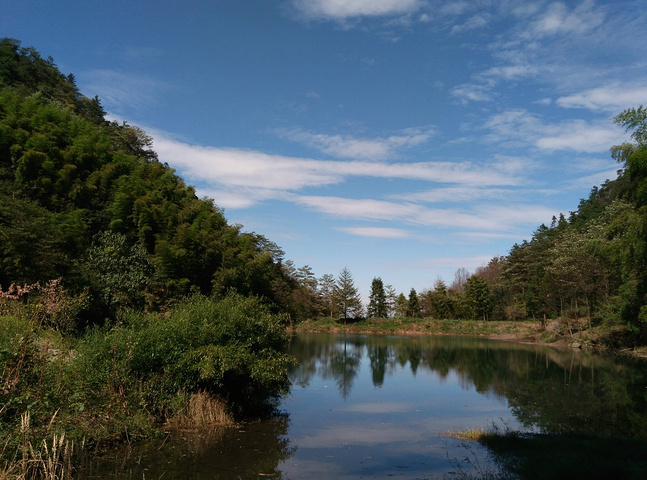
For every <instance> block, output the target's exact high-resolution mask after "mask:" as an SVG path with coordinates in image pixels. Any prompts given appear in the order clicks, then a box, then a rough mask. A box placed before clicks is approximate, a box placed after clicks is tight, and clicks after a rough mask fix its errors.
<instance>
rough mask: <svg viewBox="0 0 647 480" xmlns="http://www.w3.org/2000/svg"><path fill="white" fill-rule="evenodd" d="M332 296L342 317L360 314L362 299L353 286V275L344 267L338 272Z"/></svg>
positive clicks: (359, 315) (352, 316) (346, 317)
mask: <svg viewBox="0 0 647 480" xmlns="http://www.w3.org/2000/svg"><path fill="white" fill-rule="evenodd" d="M333 298H334V303H335V306H336V308H337V310H338V311H339V313H340V315H341V316H342V318H344V319H348V318H356V317H361V316H362V313H363V307H362V299H361V298H360V296H359V293H358V291H357V288H355V283H354V281H353V276H352V274H351V273H350V270H348V268H346V267H344V268H343V269H342V270H341V272H339V276H338V277H337V281H336V282H335V287H334V290H333Z"/></svg>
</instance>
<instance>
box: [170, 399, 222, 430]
mask: <svg viewBox="0 0 647 480" xmlns="http://www.w3.org/2000/svg"><path fill="white" fill-rule="evenodd" d="M169 424H170V426H172V427H175V428H204V427H212V426H229V425H233V424H234V421H233V420H232V418H231V415H230V414H229V413H228V411H227V408H226V405H225V403H224V402H223V401H221V400H220V399H218V398H214V397H213V396H211V395H210V394H209V393H207V392H205V391H200V392H197V393H194V394H192V395H191V396H190V397H189V398H188V400H187V402H186V405H185V408H184V411H183V412H181V413H180V414H179V415H177V416H175V417H173V418H172V419H170V420H169Z"/></svg>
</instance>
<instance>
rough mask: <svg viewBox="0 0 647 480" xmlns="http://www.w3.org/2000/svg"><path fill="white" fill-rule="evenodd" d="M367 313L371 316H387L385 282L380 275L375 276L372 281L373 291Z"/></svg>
mask: <svg viewBox="0 0 647 480" xmlns="http://www.w3.org/2000/svg"><path fill="white" fill-rule="evenodd" d="M366 314H367V315H368V316H369V317H371V318H386V317H387V315H388V311H387V304H386V292H385V291H384V283H383V282H382V279H381V278H379V277H376V278H374V279H373V282H372V283H371V293H370V295H369V302H368V310H367V313H366Z"/></svg>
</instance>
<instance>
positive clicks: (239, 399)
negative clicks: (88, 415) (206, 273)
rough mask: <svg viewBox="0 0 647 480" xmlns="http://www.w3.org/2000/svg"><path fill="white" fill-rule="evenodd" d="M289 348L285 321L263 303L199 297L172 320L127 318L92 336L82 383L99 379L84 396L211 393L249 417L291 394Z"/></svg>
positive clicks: (85, 345)
mask: <svg viewBox="0 0 647 480" xmlns="http://www.w3.org/2000/svg"><path fill="white" fill-rule="evenodd" d="M285 342H286V336H285V332H284V327H283V321H282V319H281V318H279V317H277V316H274V315H271V314H270V313H269V312H268V310H267V308H265V307H264V306H263V305H262V304H260V303H259V302H258V300H256V299H253V298H245V297H241V296H237V295H230V296H227V297H226V298H224V299H223V300H220V301H216V300H214V299H210V298H207V297H193V298H192V299H191V300H190V301H187V302H185V303H184V304H182V305H181V306H178V307H177V308H175V309H173V310H172V311H171V312H169V314H168V315H165V316H162V317H160V316H158V315H149V316H147V317H144V318H142V317H139V316H134V317H130V318H125V319H124V325H122V326H119V327H117V328H114V329H112V330H110V331H109V332H107V333H104V332H101V331H96V332H94V333H93V334H91V335H89V336H88V337H87V338H86V339H84V341H83V342H82V343H81V345H80V346H79V353H80V357H81V359H80V362H81V364H82V365H83V367H82V372H84V373H82V374H81V378H80V381H82V382H86V381H88V380H86V379H87V378H89V379H91V380H90V381H91V382H92V385H86V387H85V388H83V389H82V390H83V391H85V392H97V395H99V396H101V395H104V394H106V393H107V394H109V395H112V396H115V395H116V394H121V393H120V392H131V391H141V392H142V393H143V396H144V398H146V399H148V398H150V397H155V396H156V395H158V394H161V395H162V398H164V396H166V397H167V398H169V399H170V398H172V397H173V396H174V395H175V394H177V392H179V391H185V392H198V391H206V392H209V393H210V394H212V395H214V396H217V397H220V398H223V399H225V400H226V401H227V402H228V404H230V405H231V406H232V408H234V409H235V410H236V412H237V413H242V412H249V411H250V409H256V408H258V407H259V406H262V405H264V404H265V402H266V400H267V399H268V398H273V397H275V396H277V395H280V394H282V393H284V392H285V391H286V390H287V388H288V386H289V384H288V380H287V369H288V367H289V366H290V365H291V362H292V360H291V358H290V357H289V356H288V355H287V354H285V353H282V352H283V351H284V347H285ZM86 374H87V377H86ZM106 389H108V392H105V390H106ZM102 391H103V392H104V393H101V392H102ZM124 394H125V393H124ZM91 395H94V393H92V394H91ZM88 400H89V401H96V399H92V398H90V399H88ZM136 401H140V400H139V397H138V396H137V397H136V398H134V399H132V400H130V399H127V400H126V402H127V403H128V404H129V405H131V404H132V402H136ZM153 401H154V400H153V399H152V398H151V399H150V400H147V403H151V404H152V402H153ZM158 403H159V402H158ZM136 405H137V404H135V405H133V407H136ZM165 405H166V404H165V403H164V402H162V403H161V404H160V405H158V406H157V408H163V407H165ZM160 413H162V412H160Z"/></svg>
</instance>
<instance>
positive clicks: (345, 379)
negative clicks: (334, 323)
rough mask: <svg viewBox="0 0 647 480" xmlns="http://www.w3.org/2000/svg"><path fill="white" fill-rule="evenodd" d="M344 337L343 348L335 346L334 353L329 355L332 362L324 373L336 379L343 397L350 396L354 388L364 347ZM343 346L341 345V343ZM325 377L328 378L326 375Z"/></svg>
mask: <svg viewBox="0 0 647 480" xmlns="http://www.w3.org/2000/svg"><path fill="white" fill-rule="evenodd" d="M349 343H350V342H349V341H348V340H347V339H346V338H345V337H344V342H343V348H335V349H334V351H333V354H332V355H331V356H330V357H328V360H329V361H330V364H329V366H328V369H326V370H325V371H324V373H328V372H329V375H331V376H332V378H334V379H335V382H336V383H337V388H338V390H339V393H340V395H341V396H342V398H343V399H346V398H348V396H349V395H350V392H351V390H352V389H353V382H354V380H355V377H357V372H358V370H359V367H360V364H361V360H362V347H361V345H357V344H356V343H351V344H350V345H349ZM339 346H341V345H339ZM323 378H327V377H326V375H324V377H323Z"/></svg>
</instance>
